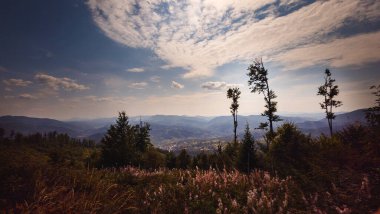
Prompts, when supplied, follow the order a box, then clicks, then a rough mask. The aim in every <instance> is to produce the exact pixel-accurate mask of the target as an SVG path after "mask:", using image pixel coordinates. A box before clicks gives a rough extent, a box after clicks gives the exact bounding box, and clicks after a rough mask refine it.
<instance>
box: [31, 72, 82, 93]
mask: <svg viewBox="0 0 380 214" xmlns="http://www.w3.org/2000/svg"><path fill="white" fill-rule="evenodd" d="M34 78H35V79H36V80H37V81H39V82H40V83H42V84H45V85H47V86H48V87H49V88H51V89H53V90H55V91H57V90H59V89H60V88H61V89H63V90H65V91H80V90H86V89H89V87H88V86H85V85H82V84H79V83H77V82H76V81H75V80H73V79H70V78H67V77H63V78H59V77H54V76H51V75H47V74H42V73H39V74H36V75H35V76H34Z"/></svg>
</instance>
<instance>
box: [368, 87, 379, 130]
mask: <svg viewBox="0 0 380 214" xmlns="http://www.w3.org/2000/svg"><path fill="white" fill-rule="evenodd" d="M370 89H375V91H374V92H372V94H373V95H375V97H376V100H375V106H373V107H371V108H368V109H367V111H366V119H367V122H368V123H369V125H370V126H372V127H380V85H378V86H375V85H373V86H371V87H370Z"/></svg>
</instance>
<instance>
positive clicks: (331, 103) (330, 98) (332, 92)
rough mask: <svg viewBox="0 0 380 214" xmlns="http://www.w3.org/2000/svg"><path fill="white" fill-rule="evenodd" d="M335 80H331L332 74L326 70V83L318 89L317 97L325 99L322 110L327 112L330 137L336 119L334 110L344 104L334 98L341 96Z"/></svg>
mask: <svg viewBox="0 0 380 214" xmlns="http://www.w3.org/2000/svg"><path fill="white" fill-rule="evenodd" d="M334 82H335V79H332V78H331V72H330V70H329V69H326V70H325V83H324V84H323V85H321V86H319V88H318V93H317V95H321V96H323V97H324V100H323V101H322V103H319V104H320V105H321V108H322V109H324V110H325V112H326V118H327V122H328V124H329V129H330V135H331V136H332V134H333V129H332V121H333V120H334V119H335V114H334V113H333V111H332V109H333V108H337V107H340V106H342V105H343V104H342V102H341V101H338V100H335V99H334V97H335V96H337V95H338V94H339V89H338V85H334Z"/></svg>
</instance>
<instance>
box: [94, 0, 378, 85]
mask: <svg viewBox="0 0 380 214" xmlns="http://www.w3.org/2000/svg"><path fill="white" fill-rule="evenodd" d="M276 2H277V1H274V0H269V1H264V0H258V1H249V0H246V1H227V0H226V1H222V0H218V1H216V0H203V1H201V0H188V1H178V2H177V1H161V0H152V1H149V2H148V1H141V2H136V1H127V2H124V1H119V0H110V1H99V0H90V1H89V2H88V6H89V8H90V9H91V11H92V15H93V19H94V21H95V22H96V24H97V25H98V26H99V27H100V29H102V30H103V32H104V33H105V34H106V35H107V36H108V37H110V38H111V39H113V40H115V41H117V42H119V43H122V44H124V45H127V46H129V47H134V48H151V49H152V50H153V51H154V52H155V53H156V54H157V55H158V56H159V57H160V58H161V59H163V60H164V61H166V62H167V65H166V66H165V67H166V68H173V67H181V68H184V69H185V70H186V71H187V72H186V73H185V74H184V76H183V77H185V78H195V77H202V76H212V75H213V73H214V71H215V69H216V68H217V67H219V66H221V65H224V64H226V63H230V62H233V61H240V60H251V59H253V58H255V57H257V56H264V57H266V58H268V59H270V60H272V61H277V62H281V63H284V61H281V60H283V58H281V57H278V56H279V55H281V54H284V53H287V52H289V51H296V50H298V51H299V52H303V53H304V54H306V52H305V51H307V50H306V49H304V46H305V45H309V44H313V45H319V44H329V43H326V41H328V42H334V41H335V40H339V39H341V38H338V36H336V34H334V33H335V32H336V31H337V30H338V29H340V28H341V27H344V26H345V25H347V24H352V23H360V22H362V21H367V22H371V21H375V20H377V19H378V18H379V17H380V12H379V10H378V9H379V5H380V3H378V1H370V2H368V1H365V0H348V1H315V2H313V3H311V4H308V5H306V6H303V7H301V8H300V9H298V10H295V11H293V10H291V8H293V6H294V5H297V4H298V3H299V2H301V1H297V0H292V1H289V0H288V1H280V4H279V5H278V4H275V3H276ZM264 6H267V7H264ZM280 7H282V8H285V9H286V8H287V9H288V10H289V11H288V12H289V13H287V14H286V15H281V13H280V12H279V11H280ZM136 8H138V10H137V9H136ZM260 15H261V16H263V17H264V18H263V17H260ZM348 39H349V38H348ZM363 45H365V44H363ZM337 51H340V53H338V54H342V55H346V54H348V53H347V51H349V50H347V49H343V50H337ZM367 54H369V53H367ZM360 59H362V58H360ZM377 60H379V58H377ZM345 62H347V61H342V62H341V63H342V66H343V65H346V64H344V63H345ZM312 63H317V62H315V61H312ZM357 63H359V64H360V63H363V62H362V61H357Z"/></svg>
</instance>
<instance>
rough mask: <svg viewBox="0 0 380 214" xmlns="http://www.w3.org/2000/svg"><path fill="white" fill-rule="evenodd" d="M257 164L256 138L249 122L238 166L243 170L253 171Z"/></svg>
mask: <svg viewBox="0 0 380 214" xmlns="http://www.w3.org/2000/svg"><path fill="white" fill-rule="evenodd" d="M255 164H256V149H255V140H254V138H253V135H252V134H251V131H250V129H249V125H248V123H247V125H246V127H245V132H244V138H243V142H242V145H241V147H240V154H239V161H238V167H239V169H240V170H241V171H243V172H247V173H249V172H251V171H252V169H253V168H254V166H255Z"/></svg>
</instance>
